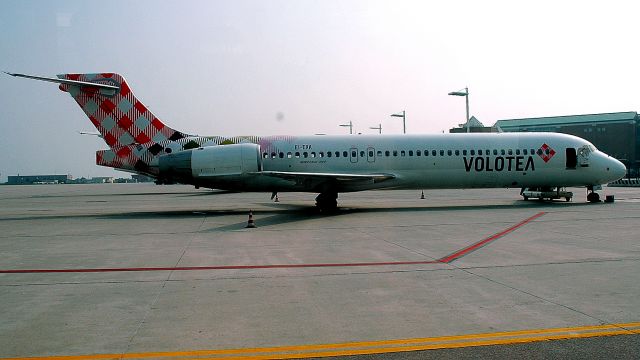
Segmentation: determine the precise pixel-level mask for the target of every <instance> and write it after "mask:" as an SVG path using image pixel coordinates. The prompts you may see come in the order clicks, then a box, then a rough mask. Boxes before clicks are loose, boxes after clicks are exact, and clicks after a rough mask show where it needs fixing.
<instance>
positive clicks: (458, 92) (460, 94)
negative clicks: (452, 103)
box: [449, 87, 470, 132]
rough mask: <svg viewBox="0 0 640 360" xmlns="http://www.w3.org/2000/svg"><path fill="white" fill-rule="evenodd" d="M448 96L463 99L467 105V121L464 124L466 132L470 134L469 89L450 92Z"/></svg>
mask: <svg viewBox="0 0 640 360" xmlns="http://www.w3.org/2000/svg"><path fill="white" fill-rule="evenodd" d="M449 95H453V96H464V97H465V100H466V103H467V120H466V121H465V124H466V127H467V132H470V131H469V88H468V87H466V88H464V91H452V92H450V93H449Z"/></svg>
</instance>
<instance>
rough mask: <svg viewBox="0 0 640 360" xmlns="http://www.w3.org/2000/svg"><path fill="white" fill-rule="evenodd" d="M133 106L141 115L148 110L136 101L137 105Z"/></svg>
mask: <svg viewBox="0 0 640 360" xmlns="http://www.w3.org/2000/svg"><path fill="white" fill-rule="evenodd" d="M133 106H134V107H135V108H136V110H138V112H139V113H140V114H144V112H145V111H147V108H146V107H144V105H142V103H141V102H140V101H136V104H135V105H133Z"/></svg>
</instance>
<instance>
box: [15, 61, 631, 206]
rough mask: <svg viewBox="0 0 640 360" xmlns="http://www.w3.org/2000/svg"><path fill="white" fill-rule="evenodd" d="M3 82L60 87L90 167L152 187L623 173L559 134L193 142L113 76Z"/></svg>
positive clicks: (440, 183)
mask: <svg viewBox="0 0 640 360" xmlns="http://www.w3.org/2000/svg"><path fill="white" fill-rule="evenodd" d="M7 74H9V75H11V76H17V77H24V78H30V79H36V80H43V81H49V82H54V83H59V84H60V89H61V90H62V91H65V92H68V93H69V94H70V95H71V96H72V97H73V98H74V99H75V100H76V102H77V103H78V104H79V105H80V107H81V108H82V109H83V110H84V112H85V114H86V115H87V116H88V117H89V119H90V120H91V122H92V123H93V125H94V126H95V127H96V129H97V130H98V132H99V134H100V136H101V137H102V138H103V139H104V140H105V142H106V143H107V145H109V150H100V151H98V152H97V153H96V163H97V164H98V165H102V166H108V167H112V168H116V169H119V170H125V171H130V172H136V173H140V174H145V175H148V176H151V177H154V178H155V179H156V181H157V182H158V183H182V184H192V185H195V186H196V187H207V188H215V189H225V190H234V191H265V192H272V193H273V194H274V195H275V194H277V192H287V191H295V192H315V193H319V195H318V196H317V198H316V205H317V206H318V207H319V208H320V209H322V210H332V209H335V208H336V207H337V200H336V199H337V198H338V193H341V192H352V191H362V190H372V189H457V188H514V187H516V188H521V189H522V191H521V194H522V195H523V197H524V198H525V200H526V199H527V198H528V197H539V198H543V197H544V198H559V197H565V198H567V200H570V199H571V196H572V195H573V194H572V193H570V192H567V191H565V190H564V188H565V187H568V186H584V187H586V188H587V189H588V196H587V200H588V201H592V202H596V201H599V195H598V193H596V192H595V191H594V190H597V189H599V188H600V185H601V184H606V183H608V182H611V181H615V180H618V179H620V178H622V177H623V176H624V175H625V174H626V168H625V166H624V165H623V164H622V163H621V162H620V161H618V160H616V159H614V158H612V157H610V156H608V155H607V154H605V153H603V152H601V151H598V150H597V149H596V148H595V147H594V146H593V145H592V144H591V143H589V142H588V141H586V140H584V139H581V138H579V137H576V136H572V135H565V134H559V133H492V134H434V135H343V136H328V135H315V136H231V137H225V136H208V137H205V136H194V135H187V134H185V133H183V132H180V131H177V130H174V129H172V128H170V127H168V126H167V125H165V124H164V123H163V122H162V121H160V120H159V119H158V118H157V117H156V116H155V115H154V114H152V113H151V111H149V109H148V108H147V107H146V106H145V105H144V104H142V102H140V101H139V100H138V99H137V98H136V97H135V96H134V95H133V93H132V91H131V89H130V88H129V85H128V84H127V82H126V81H125V79H124V78H123V77H122V76H121V75H119V74H114V73H100V74H63V75H58V78H47V77H39V76H31V75H24V74H14V73H7Z"/></svg>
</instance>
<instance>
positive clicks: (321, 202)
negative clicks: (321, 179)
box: [316, 193, 338, 212]
mask: <svg viewBox="0 0 640 360" xmlns="http://www.w3.org/2000/svg"><path fill="white" fill-rule="evenodd" d="M337 198H338V194H337V193H320V194H318V196H317V197H316V206H317V207H318V209H320V211H321V212H332V211H335V210H336V209H337V208H338V201H337Z"/></svg>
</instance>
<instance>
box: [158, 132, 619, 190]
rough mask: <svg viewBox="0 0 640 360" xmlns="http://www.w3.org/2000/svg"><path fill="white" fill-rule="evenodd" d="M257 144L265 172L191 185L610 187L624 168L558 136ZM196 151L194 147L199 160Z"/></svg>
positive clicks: (287, 139) (197, 177) (272, 140)
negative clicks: (326, 181) (332, 178)
mask: <svg viewBox="0 0 640 360" xmlns="http://www.w3.org/2000/svg"><path fill="white" fill-rule="evenodd" d="M200 139H206V138H200ZM184 141H189V140H187V139H185V140H184ZM200 142H202V140H200ZM205 142H206V141H205ZM257 142H258V143H259V144H260V147H259V154H258V155H257V156H258V157H259V159H257V161H258V167H259V171H250V172H249V171H247V173H250V175H251V176H247V175H248V174H245V176H240V177H227V178H225V177H224V176H222V177H221V176H219V175H218V174H216V175H213V176H207V174H206V171H205V172H203V171H198V169H201V168H199V167H197V166H196V167H194V168H193V171H192V176H193V181H192V183H194V184H197V185H199V186H208V187H216V188H225V189H230V190H234V189H241V190H244V191H321V189H318V182H315V181H312V179H306V178H300V179H296V178H295V177H291V178H281V177H280V178H279V177H272V176H257V175H259V174H260V173H264V174H268V173H270V172H275V173H292V174H296V173H300V174H316V173H317V174H321V173H329V174H362V175H366V174H387V175H389V178H388V179H384V181H373V180H371V181H356V180H354V181H342V182H334V183H333V184H332V186H333V187H334V188H335V191H337V192H347V191H360V190H370V189H439V188H493V187H565V186H591V185H597V184H603V183H606V182H608V181H612V179H613V180H615V179H617V178H619V177H622V176H624V171H625V170H624V166H623V165H622V164H621V163H619V162H618V161H617V160H615V159H613V158H611V157H610V156H608V155H606V154H604V153H602V152H600V151H598V150H596V149H595V147H593V145H591V144H590V143H589V142H587V141H586V140H584V139H581V138H578V137H575V136H572V135H565V134H558V133H500V134H497V133H494V134H433V135H344V136H328V135H315V136H274V137H262V138H259V141H257ZM206 146H208V145H205V147H206ZM222 146H226V145H222ZM201 149H203V148H201ZM567 149H573V150H567ZM176 150H178V151H179V147H178V148H177V149H176ZM170 151H171V150H170ZM197 151H198V150H197V149H195V150H192V152H193V153H194V155H193V156H194V159H195V157H196V155H195V154H197ZM572 154H575V155H574V156H575V159H573V163H571V161H570V160H568V157H572ZM203 161H206V160H203Z"/></svg>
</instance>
